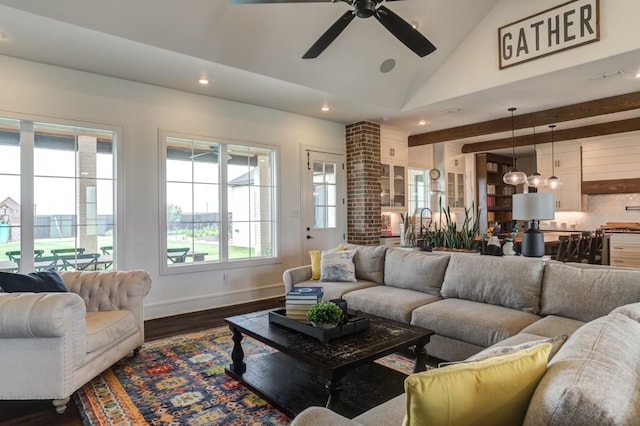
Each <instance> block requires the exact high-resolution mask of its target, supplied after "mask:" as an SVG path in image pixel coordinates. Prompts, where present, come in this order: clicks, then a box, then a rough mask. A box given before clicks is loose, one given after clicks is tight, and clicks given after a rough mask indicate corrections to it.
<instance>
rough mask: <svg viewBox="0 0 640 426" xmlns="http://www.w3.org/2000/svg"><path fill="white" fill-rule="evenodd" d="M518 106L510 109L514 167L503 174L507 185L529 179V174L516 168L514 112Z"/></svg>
mask: <svg viewBox="0 0 640 426" xmlns="http://www.w3.org/2000/svg"><path fill="white" fill-rule="evenodd" d="M515 110H516V108H509V109H508V111H509V112H511V149H512V158H511V161H512V167H511V170H509V171H508V172H507V173H505V174H504V176H502V181H503V182H504V183H506V184H507V185H521V184H523V183H525V181H526V180H527V174H526V173H524V172H521V171H520V170H518V169H517V168H516V145H515V143H516V141H515V136H514V128H513V112H514V111H515Z"/></svg>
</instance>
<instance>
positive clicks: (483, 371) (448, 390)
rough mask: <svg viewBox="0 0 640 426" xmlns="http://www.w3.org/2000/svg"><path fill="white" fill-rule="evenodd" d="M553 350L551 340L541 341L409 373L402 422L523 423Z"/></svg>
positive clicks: (409, 424)
mask: <svg viewBox="0 0 640 426" xmlns="http://www.w3.org/2000/svg"><path fill="white" fill-rule="evenodd" d="M550 350H551V344H550V343H542V344H540V345H537V346H534V347H532V348H528V349H524V350H522V351H519V352H516V353H513V354H508V355H499V356H496V357H492V358H486V359H483V360H481V361H474V362H468V363H462V364H456V365H450V366H447V367H443V368H437V369H434V370H429V371H425V372H422V373H416V374H412V375H410V376H409V377H407V379H406V380H405V382H404V386H405V391H406V398H407V400H406V404H407V405H406V414H405V418H404V422H403V426H417V425H438V426H441V425H450V426H454V425H455V426H464V425H483V424H492V425H516V424H522V421H523V420H524V417H525V414H526V413H527V408H528V406H529V400H530V399H531V396H532V395H533V392H534V391H535V389H536V386H537V385H538V382H539V381H540V379H541V378H542V376H543V375H544V373H545V372H546V370H547V360H548V359H549V351H550Z"/></svg>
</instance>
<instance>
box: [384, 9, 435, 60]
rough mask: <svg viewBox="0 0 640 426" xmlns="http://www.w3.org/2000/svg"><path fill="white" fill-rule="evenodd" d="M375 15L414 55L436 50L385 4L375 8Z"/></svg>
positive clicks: (423, 54)
mask: <svg viewBox="0 0 640 426" xmlns="http://www.w3.org/2000/svg"><path fill="white" fill-rule="evenodd" d="M387 1H389V0H387ZM375 17H376V19H377V20H378V21H380V23H381V24H382V25H384V27H385V28H386V29H387V30H389V32H390V33H391V34H393V35H394V36H395V37H396V38H397V39H398V40H400V41H401V42H402V43H404V45H405V46H407V47H408V48H409V49H411V50H413V52H414V53H415V54H416V55H418V56H420V57H424V56H427V55H428V54H430V53H433V52H434V51H435V50H436V47H435V46H434V45H433V44H432V43H431V42H430V41H429V40H427V38H426V37H425V36H423V35H422V34H420V31H418V30H416V29H415V28H413V27H412V26H411V24H409V23H408V22H407V21H405V20H404V19H402V18H401V17H399V16H398V15H396V14H395V13H393V12H392V11H391V10H389V9H388V8H386V7H385V6H380V7H379V8H378V9H376V13H375Z"/></svg>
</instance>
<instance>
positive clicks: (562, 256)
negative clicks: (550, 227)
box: [555, 235, 571, 262]
mask: <svg viewBox="0 0 640 426" xmlns="http://www.w3.org/2000/svg"><path fill="white" fill-rule="evenodd" d="M558 241H560V244H559V245H558V249H557V251H556V256H555V260H557V261H559V262H566V261H567V258H568V257H569V245H570V244H571V238H570V237H569V236H568V235H560V236H559V237H558Z"/></svg>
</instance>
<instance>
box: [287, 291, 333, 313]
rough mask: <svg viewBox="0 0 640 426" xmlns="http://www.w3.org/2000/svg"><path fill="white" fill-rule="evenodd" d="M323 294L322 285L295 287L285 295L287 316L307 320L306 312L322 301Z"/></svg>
mask: <svg viewBox="0 0 640 426" xmlns="http://www.w3.org/2000/svg"><path fill="white" fill-rule="evenodd" d="M323 295H324V289H323V288H322V287H295V288H294V289H293V290H291V291H290V292H288V293H287V295H286V296H285V308H286V312H287V318H291V319H294V320H296V321H303V322H307V312H309V309H311V307H312V306H313V305H316V304H318V303H320V302H322V296H323Z"/></svg>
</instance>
